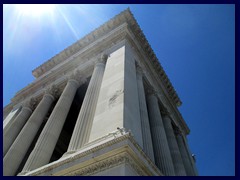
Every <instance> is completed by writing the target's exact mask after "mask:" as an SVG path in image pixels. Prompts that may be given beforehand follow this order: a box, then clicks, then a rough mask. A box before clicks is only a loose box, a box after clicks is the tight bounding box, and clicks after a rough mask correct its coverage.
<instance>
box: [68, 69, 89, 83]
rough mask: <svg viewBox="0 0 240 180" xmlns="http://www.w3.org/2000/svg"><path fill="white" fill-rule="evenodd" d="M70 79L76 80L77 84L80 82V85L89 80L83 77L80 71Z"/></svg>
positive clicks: (74, 73) (75, 72)
mask: <svg viewBox="0 0 240 180" xmlns="http://www.w3.org/2000/svg"><path fill="white" fill-rule="evenodd" d="M68 79H74V80H76V81H77V82H79V84H84V83H85V82H86V81H87V79H86V78H85V77H84V76H83V75H82V73H81V71H80V70H79V69H76V70H75V71H74V72H73V73H72V74H71V75H70V76H69V77H68Z"/></svg>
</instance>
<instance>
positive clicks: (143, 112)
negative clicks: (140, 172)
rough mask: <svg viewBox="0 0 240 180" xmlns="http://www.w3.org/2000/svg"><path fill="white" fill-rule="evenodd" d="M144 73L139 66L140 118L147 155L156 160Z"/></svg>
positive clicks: (144, 148)
mask: <svg viewBox="0 0 240 180" xmlns="http://www.w3.org/2000/svg"><path fill="white" fill-rule="evenodd" d="M142 73H143V72H142V70H141V68H140V67H139V66H137V86H138V99H139V109H140V118H141V129H142V134H143V151H144V152H145V153H146V154H147V156H148V157H149V158H150V159H151V160H152V161H153V162H155V160H154V153H153V145H152V136H151V131H150V125H149V118H148V112H147V105H146V99H145V92H144V86H143V74H142Z"/></svg>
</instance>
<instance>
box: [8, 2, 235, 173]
mask: <svg viewBox="0 0 240 180" xmlns="http://www.w3.org/2000/svg"><path fill="white" fill-rule="evenodd" d="M127 7H130V9H131V11H132V13H133V15H134V16H135V18H136V19H137V21H138V23H139V25H140V27H141V28H142V30H143V32H144V34H145V36H146V38H147V39H148V41H149V43H150V45H151V47H152V48H153V50H154V52H155V53H156V55H157V57H158V59H159V60H160V63H161V64H162V66H163V68H164V70H165V71H166V73H167V75H168V77H169V79H170V80H171V82H172V84H173V86H174V87H175V89H176V91H177V93H178V95H179V97H180V99H181V100H182V102H183V104H182V106H181V107H180V108H179V110H180V112H181V113H182V115H183V117H184V119H185V121H186V122H187V124H188V126H189V127H190V129H191V133H190V135H189V136H188V141H189V144H190V148H191V150H192V152H193V153H194V154H196V158H197V168H198V171H199V175H234V174H235V130H234V129H235V106H234V103H235V95H234V94H235V84H234V82H235V71H234V68H235V6H234V5H160V4H159V5H146V4H145V5H57V6H56V7H55V8H54V10H53V11H52V12H46V13H45V14H42V15H39V16H35V15H31V14H27V13H24V12H22V11H21V10H19V9H17V8H16V7H15V6H13V5H11V6H9V5H4V7H3V105H4V106H5V105H7V104H8V103H9V102H10V99H11V98H12V97H13V96H14V94H15V93H16V92H17V91H19V90H20V89H22V88H23V87H25V86H26V85H28V84H29V83H31V82H32V81H33V80H34V77H33V76H32V74H31V72H32V70H33V69H35V68H36V67H38V66H39V65H41V64H42V63H43V62H45V61H47V60H48V59H50V58H51V57H53V56H54V55H56V54H57V53H59V52H60V51H62V50H63V49H65V48H66V47H68V46H69V45H71V44H72V43H74V42H76V41H77V40H78V39H80V38H81V37H83V36H84V35H86V34H87V33H89V32H91V31H92V30H94V29H95V28H97V27H99V26H100V25H101V24H103V23H104V22H106V21H108V20H109V19H110V18H112V17H113V16H115V15H116V14H118V13H120V12H121V11H123V10H124V9H126V8H127Z"/></svg>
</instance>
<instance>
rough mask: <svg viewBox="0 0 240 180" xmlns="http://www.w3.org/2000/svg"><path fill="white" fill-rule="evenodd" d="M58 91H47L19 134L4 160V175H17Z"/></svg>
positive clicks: (54, 89)
mask: <svg viewBox="0 0 240 180" xmlns="http://www.w3.org/2000/svg"><path fill="white" fill-rule="evenodd" d="M57 92H58V89H57V88H56V87H55V86H52V87H51V88H49V89H48V90H47V91H46V94H45V95H44V96H43V98H42V100H41V101H40V103H39V104H38V106H37V107H36V109H35V110H34V112H33V113H32V115H31V117H30V118H29V120H28V121H27V123H26V124H25V126H24V127H23V129H22V130H21V132H20V133H19V135H18V137H17V138H16V140H15V141H14V143H13V144H12V146H11V147H10V149H9V151H8V152H7V154H6V155H5V156H4V160H3V175H4V176H13V175H15V174H16V173H17V170H18V168H19V165H20V164H21V162H22V160H23V158H24V156H25V155H26V153H27V151H28V148H29V147H30V145H31V143H32V141H33V139H34V138H35V136H36V134H37V132H38V130H39V128H40V126H41V124H42V122H43V120H44V118H45V117H46V115H47V113H48V111H49V109H50V107H51V106H52V103H53V101H54V99H55V97H54V96H57ZM13 162H14V163H13Z"/></svg>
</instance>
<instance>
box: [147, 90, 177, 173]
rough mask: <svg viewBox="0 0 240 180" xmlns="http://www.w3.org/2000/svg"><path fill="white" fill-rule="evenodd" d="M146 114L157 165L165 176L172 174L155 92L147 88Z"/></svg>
mask: <svg viewBox="0 0 240 180" xmlns="http://www.w3.org/2000/svg"><path fill="white" fill-rule="evenodd" d="M147 105H148V115H149V119H150V127H151V133H152V141H153V150H154V157H155V163H156V165H157V167H158V168H159V169H160V170H161V171H162V172H163V174H164V175H166V176H174V175H175V172H174V167H173V162H172V157H171V153H170V150H169V147H168V142H167V137H166V133H165V130H164V126H163V122H162V117H161V113H160V108H159V105H158V99H157V96H156V92H155V91H154V90H151V89H149V90H148V94H147Z"/></svg>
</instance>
